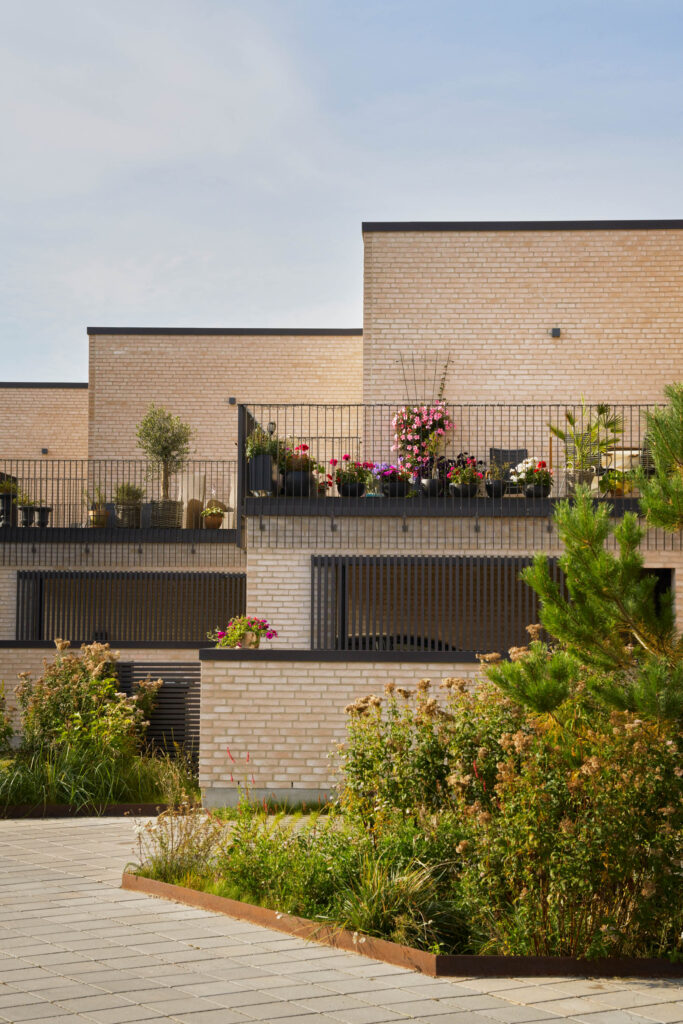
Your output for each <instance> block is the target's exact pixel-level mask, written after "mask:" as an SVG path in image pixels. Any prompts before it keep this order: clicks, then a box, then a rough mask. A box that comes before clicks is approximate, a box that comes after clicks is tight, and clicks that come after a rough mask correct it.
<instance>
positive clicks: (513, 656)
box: [508, 647, 529, 661]
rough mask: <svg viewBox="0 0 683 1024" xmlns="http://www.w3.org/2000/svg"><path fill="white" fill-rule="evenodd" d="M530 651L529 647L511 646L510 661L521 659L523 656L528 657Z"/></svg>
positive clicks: (509, 650)
mask: <svg viewBox="0 0 683 1024" xmlns="http://www.w3.org/2000/svg"><path fill="white" fill-rule="evenodd" d="M528 653H529V648H528V647H509V648H508V654H509V656H510V661H521V660H522V658H526V656H527V654H528Z"/></svg>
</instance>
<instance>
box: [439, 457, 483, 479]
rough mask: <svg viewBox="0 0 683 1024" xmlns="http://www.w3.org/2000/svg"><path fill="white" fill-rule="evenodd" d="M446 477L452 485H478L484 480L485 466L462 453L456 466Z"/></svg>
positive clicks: (452, 467)
mask: <svg viewBox="0 0 683 1024" xmlns="http://www.w3.org/2000/svg"><path fill="white" fill-rule="evenodd" d="M446 477H447V479H448V480H450V482H451V483H452V484H476V483H479V481H480V480H483V478H484V473H483V464H482V463H481V462H477V460H476V459H475V457H474V456H473V455H468V454H467V452H460V455H459V456H458V458H457V460H456V463H455V465H454V466H451V468H450V469H449V470H448V473H447V474H446Z"/></svg>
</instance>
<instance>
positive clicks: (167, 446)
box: [137, 405, 192, 528]
mask: <svg viewBox="0 0 683 1024" xmlns="http://www.w3.org/2000/svg"><path fill="white" fill-rule="evenodd" d="M191 438H192V428H191V427H190V426H189V424H187V423H183V421H182V420H181V419H180V417H179V416H172V415H171V413H170V412H167V411H166V409H163V408H161V407H157V406H155V405H150V407H149V409H148V410H147V412H146V413H145V415H144V416H143V418H142V419H141V421H140V423H139V424H138V429H137V439H138V442H137V444H138V448H140V449H142V451H143V452H144V453H145V455H146V456H147V458H148V459H149V461H150V463H151V465H152V466H154V467H157V468H160V469H161V501H152V503H151V505H152V510H151V511H152V526H160V527H173V528H179V527H181V526H182V517H183V503H182V502H181V501H173V500H171V498H170V482H171V477H172V476H173V475H174V474H175V473H177V472H178V470H180V469H182V468H183V466H185V465H186V464H187V462H188V460H189V458H190V440H191Z"/></svg>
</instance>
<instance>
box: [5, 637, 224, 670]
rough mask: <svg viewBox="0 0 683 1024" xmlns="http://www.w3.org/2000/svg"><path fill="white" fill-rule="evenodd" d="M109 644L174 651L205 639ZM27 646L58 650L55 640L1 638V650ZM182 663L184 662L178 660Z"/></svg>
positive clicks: (198, 645)
mask: <svg viewBox="0 0 683 1024" xmlns="http://www.w3.org/2000/svg"><path fill="white" fill-rule="evenodd" d="M94 642H95V641H93V640H72V641H70V644H71V648H72V649H73V650H76V649H77V648H79V647H80V646H81V644H92V643H94ZM107 643H108V644H109V646H110V647H111V648H113V649H118V648H121V650H134V649H136V648H139V649H140V650H141V651H142V650H150V651H151V650H155V649H156V648H158V649H159V650H163V651H166V650H168V651H172V650H175V649H178V650H182V651H199V650H200V649H201V648H202V647H203V646H204V644H205V643H206V641H205V640H201V641H198V642H197V641H195V642H190V641H186V640H107ZM24 647H25V648H27V649H28V650H34V649H35V650H50V649H52V650H53V651H56V650H57V648H56V647H55V644H54V641H53V640H0V650H12V649H20V648H24ZM178 664H179V665H182V664H183V663H182V662H178Z"/></svg>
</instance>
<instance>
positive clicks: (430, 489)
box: [420, 476, 443, 498]
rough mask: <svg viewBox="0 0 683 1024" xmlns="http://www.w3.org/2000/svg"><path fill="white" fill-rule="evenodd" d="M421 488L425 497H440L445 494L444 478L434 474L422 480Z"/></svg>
mask: <svg viewBox="0 0 683 1024" xmlns="http://www.w3.org/2000/svg"><path fill="white" fill-rule="evenodd" d="M420 490H421V491H422V493H423V494H424V496H425V498H440V497H441V495H442V494H443V480H439V478H438V477H433V476H432V477H429V478H427V479H425V480H420Z"/></svg>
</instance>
